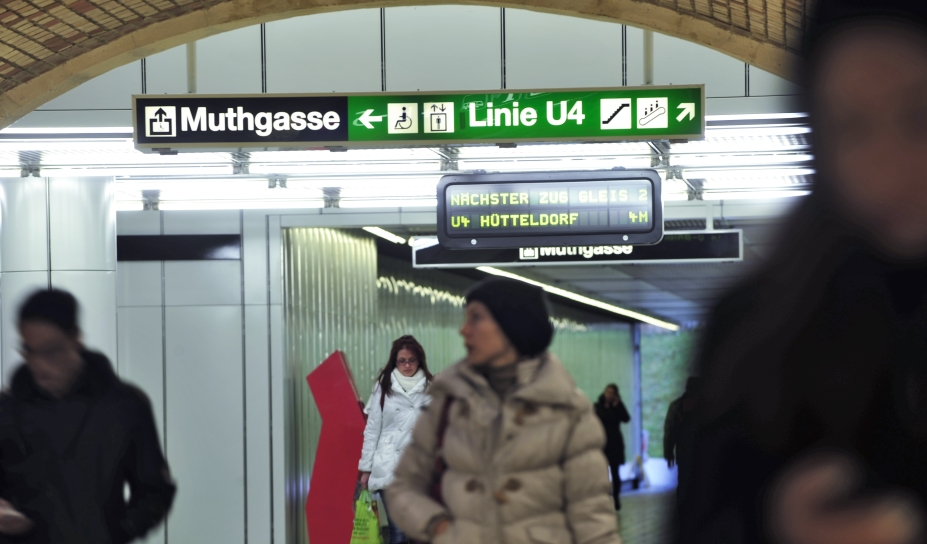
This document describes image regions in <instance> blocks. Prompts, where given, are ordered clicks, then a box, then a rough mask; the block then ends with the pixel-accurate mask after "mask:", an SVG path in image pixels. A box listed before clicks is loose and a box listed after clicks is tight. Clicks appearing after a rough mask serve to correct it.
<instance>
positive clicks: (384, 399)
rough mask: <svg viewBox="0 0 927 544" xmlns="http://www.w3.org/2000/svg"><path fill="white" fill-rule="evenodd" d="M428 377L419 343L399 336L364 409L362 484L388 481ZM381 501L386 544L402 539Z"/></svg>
mask: <svg viewBox="0 0 927 544" xmlns="http://www.w3.org/2000/svg"><path fill="white" fill-rule="evenodd" d="M431 380H432V375H431V372H429V371H428V363H427V362H426V360H425V350H424V349H423V348H422V346H421V344H419V343H418V341H417V340H416V339H415V338H414V337H412V336H409V335H406V336H402V337H400V338H397V339H396V340H395V341H394V342H393V347H392V349H390V352H389V361H388V362H387V363H386V366H385V367H383V370H381V371H380V376H379V377H378V378H377V383H376V385H374V388H373V394H371V395H370V400H369V401H368V402H367V407H366V409H365V412H366V413H367V427H366V428H365V429H364V449H363V452H362V454H361V460H360V465H359V468H360V483H361V487H363V488H365V489H369V490H370V491H371V492H375V491H379V490H381V489H385V488H386V486H387V485H389V483H390V481H392V479H393V470H394V469H395V468H396V464H397V463H398V462H399V456H400V455H401V454H402V450H403V449H405V447H406V444H408V443H409V441H410V440H411V439H412V428H413V427H414V426H415V421H416V420H417V419H418V415H419V413H420V412H421V410H422V408H424V407H425V406H427V405H428V401H429V397H428V386H429V384H430V383H431ZM381 498H383V497H381ZM383 506H384V508H385V510H386V519H387V522H388V524H389V543H388V544H398V543H400V542H406V541H407V540H408V539H407V538H406V535H404V534H403V532H402V531H401V530H400V529H399V527H397V526H396V524H395V523H394V522H393V518H392V516H391V514H390V512H391V511H392V509H391V508H390V505H389V504H388V503H387V501H386V499H385V498H383Z"/></svg>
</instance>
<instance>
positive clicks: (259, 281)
mask: <svg viewBox="0 0 927 544" xmlns="http://www.w3.org/2000/svg"><path fill="white" fill-rule="evenodd" d="M267 228H268V227H267V215H266V213H264V212H257V211H253V210H245V211H244V212H243V213H242V224H241V257H242V259H243V262H242V272H243V273H244V275H245V276H244V278H243V279H244V290H245V292H244V298H245V304H260V305H261V306H265V305H266V304H267V303H268V297H269V293H268V291H269V290H270V285H269V284H268V277H267V272H268V270H267V268H268V267H267V259H268V257H269V255H268V251H267V249H268V248H267V234H268V233H267ZM277 230H279V229H277ZM279 281H280V280H279V278H278V279H277V282H278V283H279Z"/></svg>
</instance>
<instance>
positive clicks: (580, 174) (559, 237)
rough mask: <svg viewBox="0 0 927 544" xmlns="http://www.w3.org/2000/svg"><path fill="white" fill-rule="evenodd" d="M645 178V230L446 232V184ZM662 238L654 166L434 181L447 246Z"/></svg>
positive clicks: (462, 176) (572, 243)
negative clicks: (648, 202)
mask: <svg viewBox="0 0 927 544" xmlns="http://www.w3.org/2000/svg"><path fill="white" fill-rule="evenodd" d="M623 180H627V181H632V180H646V181H648V182H650V183H651V186H652V187H653V190H652V195H653V212H652V222H651V224H652V228H651V230H649V231H639V230H636V231H627V232H623V231H612V232H607V233H602V232H599V233H575V232H574V233H568V232H564V233H562V234H560V233H555V232H538V233H534V234H531V233H530V232H525V233H524V234H513V235H499V236H485V235H483V236H481V235H479V234H477V233H474V234H473V235H470V236H466V237H456V236H454V237H452V236H451V235H450V234H449V233H448V217H449V215H448V214H449V210H448V196H447V191H448V188H449V187H452V186H457V185H487V184H499V185H518V184H522V183H524V184H532V185H536V184H539V183H551V184H558V183H559V184H563V183H565V182H566V183H569V182H597V181H598V182H601V181H623ZM662 239H663V184H662V180H661V178H660V175H659V174H658V173H657V172H656V171H655V170H649V169H637V170H624V169H614V170H595V171H588V170H587V171H569V172H563V171H561V172H507V173H504V174H501V173H496V174H483V173H479V174H450V175H446V176H444V177H442V178H441V181H440V182H439V183H438V243H439V244H441V245H442V246H443V247H446V248H450V249H485V248H518V247H524V246H528V245H538V244H539V243H540V242H539V240H543V244H544V245H551V246H587V245H615V244H617V245H652V244H657V243H659V242H660V240H662Z"/></svg>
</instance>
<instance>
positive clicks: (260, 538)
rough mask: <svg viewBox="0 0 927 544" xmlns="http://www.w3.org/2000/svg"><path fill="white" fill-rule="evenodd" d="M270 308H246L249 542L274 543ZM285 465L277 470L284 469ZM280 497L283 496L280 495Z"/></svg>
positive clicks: (275, 498)
mask: <svg viewBox="0 0 927 544" xmlns="http://www.w3.org/2000/svg"><path fill="white" fill-rule="evenodd" d="M268 318H269V316H268V314H267V306H258V305H254V306H245V360H246V361H247V364H246V365H245V384H246V386H245V406H246V408H247V410H246V414H247V416H246V419H245V428H246V429H247V436H246V439H247V450H246V451H247V462H248V466H247V471H248V535H247V536H248V542H266V543H268V544H269V543H270V542H271V533H272V530H271V527H272V523H271V520H272V518H273V508H274V502H275V500H276V501H279V500H280V499H279V497H275V496H274V493H275V491H274V490H275V489H277V490H279V489H280V488H274V486H273V472H272V466H273V463H272V461H271V433H270V432H268V431H269V423H270V421H271V419H270V408H271V406H270V398H271V397H270V361H269V360H268V349H269V347H270V346H269V341H270V339H269V338H268V334H267V333H268ZM282 469H283V467H282V466H278V467H276V470H282ZM277 495H281V494H280V493H277Z"/></svg>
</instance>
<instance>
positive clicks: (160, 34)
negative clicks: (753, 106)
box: [0, 0, 813, 128]
mask: <svg viewBox="0 0 927 544" xmlns="http://www.w3.org/2000/svg"><path fill="white" fill-rule="evenodd" d="M812 1H813V0H503V1H498V2H496V1H490V0H485V1H476V2H473V1H469V0H461V1H458V2H448V1H446V0H443V1H442V0H387V1H383V0H0V128H2V127H5V126H8V125H9V124H11V123H12V122H13V121H15V120H16V119H18V118H20V117H22V116H23V115H25V114H27V113H29V112H31V111H33V110H34V109H36V108H37V107H39V106H41V105H42V104H44V103H45V102H47V101H49V100H51V99H52V98H55V97H56V96H59V95H61V94H63V93H64V92H66V91H68V90H70V89H73V88H74V87H77V86H78V85H80V84H81V83H83V82H85V81H87V80H89V79H91V78H93V77H95V76H97V75H100V74H102V73H104V72H107V71H109V70H111V69H113V68H116V67H117V66H120V65H123V64H126V63H129V62H131V61H133V60H136V59H139V58H144V57H147V56H149V55H152V54H154V53H157V52H160V51H163V50H165V49H169V48H171V47H175V46H177V45H181V44H183V43H187V42H190V41H193V40H196V39H200V38H203V37H206V36H209V35H211V34H216V33H219V32H224V31H227V30H232V29H235V28H239V27H244V26H249V25H252V24H256V23H261V22H266V21H272V20H275V19H282V18H286V17H292V16H298V15H308V14H312V13H321V12H327V11H337V10H343V9H353V8H369V7H390V6H403V5H428V4H447V3H458V4H461V3H462V4H474V5H489V6H502V7H512V8H521V9H531V10H535V11H543V12H548V13H556V14H561V15H572V16H578V17H586V18H592V19H599V20H604V21H612V22H621V23H626V24H630V25H633V26H636V27H640V28H644V29H650V30H654V31H656V32H660V33H663V34H667V35H670V36H675V37H678V38H682V39H686V40H689V41H692V42H695V43H698V44H701V45H704V46H707V47H711V48H713V49H716V50H718V51H721V52H723V53H726V54H728V55H730V56H732V57H735V58H738V59H740V60H743V61H744V62H748V63H750V64H752V65H754V66H757V67H758V68H761V69H764V70H767V71H769V72H772V73H774V74H777V75H779V76H782V77H785V78H788V79H794V77H793V74H794V66H795V64H796V62H797V58H798V57H797V53H798V49H799V46H800V41H801V34H802V29H803V26H804V23H805V21H806V19H807V13H808V9H809V4H810V3H811V2H812Z"/></svg>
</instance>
